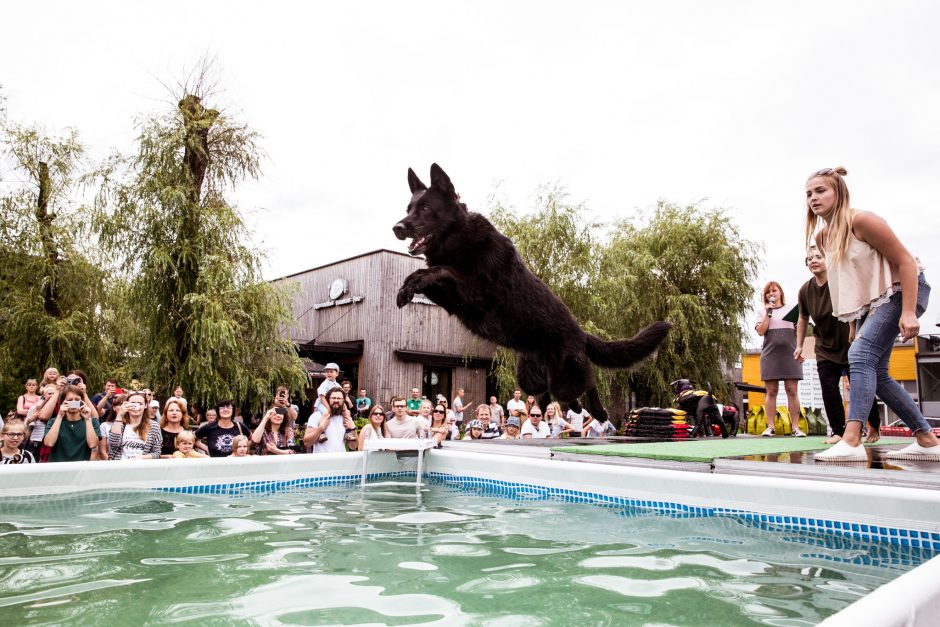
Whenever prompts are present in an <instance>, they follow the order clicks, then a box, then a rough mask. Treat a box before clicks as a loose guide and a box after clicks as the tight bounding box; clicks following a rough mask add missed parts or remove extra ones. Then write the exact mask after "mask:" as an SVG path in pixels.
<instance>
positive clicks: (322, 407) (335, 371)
mask: <svg viewBox="0 0 940 627" xmlns="http://www.w3.org/2000/svg"><path fill="white" fill-rule="evenodd" d="M323 376H325V377H326V378H325V379H324V380H323V383H321V384H320V385H319V387H317V406H316V411H317V412H319V413H320V415H321V416H329V415H330V404H329V402H328V401H327V396H329V395H330V390H332V389H333V388H340V389H342V386H340V384H339V383H337V382H336V377H338V376H339V366H338V365H337V364H335V363H333V362H332V361H331V362H330V363H328V364H327V365H326V366H324V367H323ZM344 398H345V397H344Z"/></svg>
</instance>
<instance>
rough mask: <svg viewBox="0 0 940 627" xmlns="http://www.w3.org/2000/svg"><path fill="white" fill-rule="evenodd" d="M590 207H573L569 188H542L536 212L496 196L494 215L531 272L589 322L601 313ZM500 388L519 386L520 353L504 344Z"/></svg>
mask: <svg viewBox="0 0 940 627" xmlns="http://www.w3.org/2000/svg"><path fill="white" fill-rule="evenodd" d="M586 214H587V209H586V207H585V206H584V205H583V204H575V205H572V204H570V202H569V197H568V194H567V192H566V191H565V190H564V188H562V187H560V186H558V185H554V186H542V187H540V188H539V189H538V190H537V192H536V196H535V206H534V208H533V211H532V212H530V213H526V214H521V213H517V212H515V211H514V210H512V209H511V208H509V207H505V206H503V205H502V204H501V203H499V202H498V201H497V200H496V199H495V198H492V199H491V204H490V207H489V219H490V220H491V221H492V222H493V224H494V225H495V226H496V228H498V229H499V230H500V231H501V232H503V233H504V234H505V235H506V236H507V237H509V238H510V239H512V241H513V244H514V245H515V246H516V249H517V250H518V251H519V254H520V255H521V256H522V258H523V259H524V260H525V262H526V264H527V265H528V266H529V268H530V269H531V270H532V272H533V273H534V274H535V275H536V276H537V277H539V278H540V279H541V280H542V281H544V282H545V284H546V285H548V286H549V287H550V288H551V289H552V291H553V292H555V294H557V295H558V296H559V297H560V298H561V299H562V300H563V301H564V302H565V303H566V304H567V305H568V307H569V308H571V310H572V312H573V313H574V314H575V316H576V317H577V318H578V319H579V320H580V321H581V322H582V324H586V325H590V324H591V323H590V320H591V318H592V317H593V316H594V315H595V313H596V307H595V305H596V303H595V302H594V299H593V297H592V291H591V285H592V283H593V282H594V277H595V276H596V272H597V256H596V254H595V252H596V251H595V247H596V243H595V234H594V232H595V230H597V228H598V227H599V225H598V224H594V223H588V222H585V221H584V216H585V215H586ZM493 364H494V372H495V374H496V381H497V387H498V388H499V393H500V395H502V396H511V395H512V390H513V389H514V388H515V387H516V380H515V366H516V358H515V354H514V353H513V352H512V351H510V350H507V349H504V348H500V349H498V350H497V352H496V355H495V357H494V361H493Z"/></svg>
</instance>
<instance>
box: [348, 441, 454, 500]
mask: <svg viewBox="0 0 940 627" xmlns="http://www.w3.org/2000/svg"><path fill="white" fill-rule="evenodd" d="M435 446H437V442H435V441H434V440H419V439H416V438H377V439H374V440H366V441H365V442H364V443H363V447H362V478H361V480H360V483H359V485H360V487H362V488H365V487H366V476H367V475H368V464H369V454H370V453H378V452H381V451H387V452H392V453H398V452H400V451H418V470H417V472H416V473H415V488H417V489H420V488H421V475H422V473H423V470H424V452H425V451H426V450H428V449H432V448H434V447H435ZM382 483H385V484H389V483H395V484H397V483H401V482H397V481H393V482H382Z"/></svg>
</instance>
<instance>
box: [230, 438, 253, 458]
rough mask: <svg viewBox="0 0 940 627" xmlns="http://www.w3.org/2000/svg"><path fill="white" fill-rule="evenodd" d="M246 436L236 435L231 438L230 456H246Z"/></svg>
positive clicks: (247, 441) (247, 442)
mask: <svg viewBox="0 0 940 627" xmlns="http://www.w3.org/2000/svg"><path fill="white" fill-rule="evenodd" d="M248 444H249V440H248V436H245V435H236V436H235V437H234V438H232V457H248Z"/></svg>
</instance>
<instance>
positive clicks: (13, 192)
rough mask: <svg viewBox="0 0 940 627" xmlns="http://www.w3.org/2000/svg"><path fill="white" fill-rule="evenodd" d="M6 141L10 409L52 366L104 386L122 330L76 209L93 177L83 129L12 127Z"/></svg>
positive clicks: (2, 221) (3, 251) (5, 316)
mask: <svg viewBox="0 0 940 627" xmlns="http://www.w3.org/2000/svg"><path fill="white" fill-rule="evenodd" d="M0 143H2V153H3V165H4V166H5V167H4V170H3V177H2V178H3V179H4V185H3V192H4V193H3V194H2V196H0V390H2V392H0V394H2V397H0V398H2V400H3V401H4V406H5V407H9V406H10V402H11V400H15V398H16V396H18V395H19V394H21V393H22V392H23V389H22V384H23V380H24V379H26V378H28V377H37V376H38V375H39V374H41V373H42V371H43V370H44V369H45V368H46V367H48V366H56V367H57V368H59V369H60V370H61V371H63V372H64V371H66V370H67V369H70V368H82V369H83V370H85V371H86V374H88V375H89V376H90V378H91V381H88V382H87V383H89V385H93V384H97V383H100V381H101V380H102V379H104V378H105V377H106V376H108V375H109V374H110V373H111V372H110V371H111V370H112V369H113V368H114V366H115V364H116V362H117V361H119V359H120V355H121V353H122V352H123V350H122V348H121V346H120V341H119V339H118V335H119V334H120V329H121V328H122V326H123V325H121V324H115V323H116V322H117V321H115V320H114V316H113V315H112V314H113V312H112V308H111V294H112V288H113V287H114V286H113V284H112V282H111V281H109V280H108V279H107V276H106V274H105V272H104V271H103V270H102V264H101V260H100V258H99V257H98V254H97V253H98V251H97V249H96V247H95V246H94V244H93V242H92V239H91V236H92V234H91V230H90V228H89V224H88V215H87V211H86V210H85V208H84V207H83V206H82V205H81V204H80V202H79V201H80V198H81V189H82V184H83V181H84V180H85V177H86V176H88V175H87V173H86V172H85V168H86V165H87V164H86V161H85V159H84V148H83V146H82V144H81V143H80V142H79V140H78V134H77V132H76V131H74V130H68V131H65V132H64V133H62V134H60V135H56V134H54V133H47V132H45V131H44V130H43V129H41V128H37V127H30V126H24V125H19V124H15V123H12V122H9V123H6V124H4V125H3V126H2V128H0Z"/></svg>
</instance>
